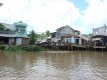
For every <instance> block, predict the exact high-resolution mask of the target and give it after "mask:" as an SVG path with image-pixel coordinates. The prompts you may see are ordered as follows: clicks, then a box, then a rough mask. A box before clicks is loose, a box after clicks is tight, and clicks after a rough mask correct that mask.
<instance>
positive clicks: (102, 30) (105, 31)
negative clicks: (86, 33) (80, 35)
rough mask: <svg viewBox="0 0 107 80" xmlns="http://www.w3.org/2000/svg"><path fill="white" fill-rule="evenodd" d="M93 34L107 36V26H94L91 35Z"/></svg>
mask: <svg viewBox="0 0 107 80" xmlns="http://www.w3.org/2000/svg"><path fill="white" fill-rule="evenodd" d="M95 35H105V36H107V26H106V25H104V26H102V27H98V28H94V29H93V36H95Z"/></svg>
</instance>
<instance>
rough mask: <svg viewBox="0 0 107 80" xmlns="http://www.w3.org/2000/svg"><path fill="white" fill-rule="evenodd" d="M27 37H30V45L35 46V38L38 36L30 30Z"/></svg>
mask: <svg viewBox="0 0 107 80" xmlns="http://www.w3.org/2000/svg"><path fill="white" fill-rule="evenodd" d="M28 36H29V37H30V44H35V42H36V40H37V37H38V35H37V34H36V33H35V31H34V30H32V31H31V32H30V33H29V34H28Z"/></svg>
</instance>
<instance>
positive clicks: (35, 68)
mask: <svg viewBox="0 0 107 80" xmlns="http://www.w3.org/2000/svg"><path fill="white" fill-rule="evenodd" d="M106 61H107V53H106V52H103V53H102V52H86V51H81V52H79V51H73V52H72V51H70V52H68V51H62V52H61V51H50V52H49V51H48V52H46V51H45V52H39V53H34V52H32V53H27V52H26V53H25V52H24V53H0V80H1V79H15V80H16V79H23V80H29V79H31V80H35V78H36V80H96V79H98V80H106V79H107V78H106V77H107V63H106Z"/></svg>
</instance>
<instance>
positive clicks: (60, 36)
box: [48, 25, 89, 45]
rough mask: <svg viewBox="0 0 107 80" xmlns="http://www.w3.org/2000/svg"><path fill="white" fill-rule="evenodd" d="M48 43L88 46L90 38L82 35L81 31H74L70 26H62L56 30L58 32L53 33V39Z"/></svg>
mask: <svg viewBox="0 0 107 80" xmlns="http://www.w3.org/2000/svg"><path fill="white" fill-rule="evenodd" d="M48 42H56V43H57V42H61V43H73V44H78V45H86V44H87V43H88V42H89V38H88V37H86V36H84V35H82V34H81V33H80V31H78V30H74V29H73V28H71V27H70V26H68V25H66V26H62V27H60V28H58V29H56V32H53V33H51V38H50V39H48Z"/></svg>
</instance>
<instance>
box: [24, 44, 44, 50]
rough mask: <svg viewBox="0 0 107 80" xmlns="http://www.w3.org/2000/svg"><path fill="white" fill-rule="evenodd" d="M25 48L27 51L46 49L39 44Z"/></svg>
mask: <svg viewBox="0 0 107 80" xmlns="http://www.w3.org/2000/svg"><path fill="white" fill-rule="evenodd" d="M23 49H24V50H26V51H43V50H44V49H43V48H42V47H40V46H37V45H29V46H24V47H23Z"/></svg>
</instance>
